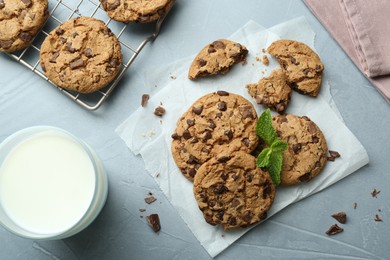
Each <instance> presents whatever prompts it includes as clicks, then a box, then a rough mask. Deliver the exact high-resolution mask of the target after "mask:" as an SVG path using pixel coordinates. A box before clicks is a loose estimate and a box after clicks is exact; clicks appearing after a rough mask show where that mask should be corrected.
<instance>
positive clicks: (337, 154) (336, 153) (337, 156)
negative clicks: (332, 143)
mask: <svg viewBox="0 0 390 260" xmlns="http://www.w3.org/2000/svg"><path fill="white" fill-rule="evenodd" d="M329 154H330V156H331V157H334V158H339V157H340V154H339V153H338V152H336V151H332V150H329Z"/></svg>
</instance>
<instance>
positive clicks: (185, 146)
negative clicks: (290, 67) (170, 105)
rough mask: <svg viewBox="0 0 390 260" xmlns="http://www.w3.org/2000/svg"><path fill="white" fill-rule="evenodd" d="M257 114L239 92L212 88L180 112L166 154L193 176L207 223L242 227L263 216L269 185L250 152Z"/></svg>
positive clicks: (269, 198) (272, 193) (269, 199)
mask: <svg viewBox="0 0 390 260" xmlns="http://www.w3.org/2000/svg"><path fill="white" fill-rule="evenodd" d="M256 123H257V114H256V110H255V109H254V107H253V105H252V104H251V103H250V102H249V101H248V100H246V99H245V98H243V97H241V96H239V95H236V94H233V93H228V92H226V91H218V92H216V93H211V94H207V95H205V96H203V97H201V98H200V99H198V100H197V101H195V103H194V104H193V105H192V106H191V107H190V108H189V109H188V110H187V111H186V112H185V113H184V114H183V115H182V116H181V117H180V119H179V120H178V122H177V127H176V130H175V133H174V134H173V135H172V138H173V141H172V154H173V158H174V160H175V162H176V164H177V165H178V167H179V168H180V170H181V172H182V173H183V175H184V176H185V177H187V178H188V179H189V180H191V181H194V194H195V198H196V200H197V202H198V205H199V208H200V209H201V210H202V212H203V215H204V217H205V219H206V221H207V222H208V223H209V224H212V225H217V224H220V225H222V226H223V227H224V228H225V229H233V228H238V227H246V226H248V225H252V224H254V223H257V222H259V221H260V220H262V219H264V218H265V217H266V216H267V211H268V210H269V208H270V207H271V205H272V202H273V200H274V196H275V187H274V185H273V183H272V179H271V177H270V175H269V174H268V173H267V172H264V171H263V170H261V169H259V168H257V167H256V159H255V157H253V156H252V155H250V153H251V152H252V151H253V150H254V149H255V148H256V147H257V144H258V141H259V140H258V137H257V135H256V132H255V127H256Z"/></svg>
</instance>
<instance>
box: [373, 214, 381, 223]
mask: <svg viewBox="0 0 390 260" xmlns="http://www.w3.org/2000/svg"><path fill="white" fill-rule="evenodd" d="M374 220H375V221H376V222H383V220H382V219H381V218H380V217H379V215H378V214H375V218H374Z"/></svg>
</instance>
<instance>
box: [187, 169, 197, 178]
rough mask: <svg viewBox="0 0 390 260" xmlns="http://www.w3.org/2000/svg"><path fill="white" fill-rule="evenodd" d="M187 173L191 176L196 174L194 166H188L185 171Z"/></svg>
mask: <svg viewBox="0 0 390 260" xmlns="http://www.w3.org/2000/svg"><path fill="white" fill-rule="evenodd" d="M187 174H188V175H189V176H190V177H191V178H194V177H195V174H196V170H195V169H194V168H190V169H189V170H188V172H187Z"/></svg>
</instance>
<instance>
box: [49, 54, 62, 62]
mask: <svg viewBox="0 0 390 260" xmlns="http://www.w3.org/2000/svg"><path fill="white" fill-rule="evenodd" d="M58 56H60V53H59V52H55V53H53V55H51V57H50V59H49V62H51V63H56V60H57V58H58Z"/></svg>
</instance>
